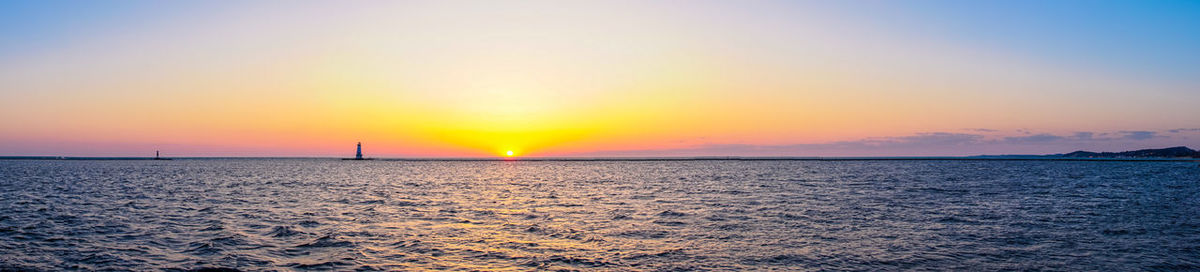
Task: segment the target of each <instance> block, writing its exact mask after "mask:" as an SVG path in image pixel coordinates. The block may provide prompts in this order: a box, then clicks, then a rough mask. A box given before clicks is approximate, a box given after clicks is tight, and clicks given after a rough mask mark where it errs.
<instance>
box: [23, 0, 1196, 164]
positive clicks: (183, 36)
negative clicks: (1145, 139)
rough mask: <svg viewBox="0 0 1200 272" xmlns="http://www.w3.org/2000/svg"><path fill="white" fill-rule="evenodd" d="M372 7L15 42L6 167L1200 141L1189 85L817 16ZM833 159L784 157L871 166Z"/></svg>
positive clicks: (759, 9) (453, 5)
mask: <svg viewBox="0 0 1200 272" xmlns="http://www.w3.org/2000/svg"><path fill="white" fill-rule="evenodd" d="M199 3H205V2H197V3H196V4H199ZM358 3H359V4H342V3H338V4H332V3H327V2H287V3H273V2H239V4H238V5H225V4H218V3H211V5H212V8H216V7H222V9H221V10H224V11H222V12H219V13H209V12H212V11H214V10H213V9H198V10H205V11H207V12H201V13H194V14H193V13H190V12H189V11H190V10H193V9H190V8H188V9H168V10H166V11H163V12H166V13H163V14H158V16H159V17H148V18H152V19H154V20H153V22H154V23H140V21H139V20H140V19H139V20H122V21H115V22H113V23H114V24H105V23H100V24H82V23H80V24H78V25H72V26H74V27H78V28H79V30H76V31H58V30H54V31H48V32H46V34H56V33H58V34H64V35H65V34H71V35H70V36H69V37H66V36H64V37H58V38H14V39H13V40H19V41H28V42H31V43H28V44H25V43H24V42H22V43H20V44H24V45H20V44H18V45H19V46H13V47H5V46H0V49H4V50H0V60H2V61H0V116H3V117H4V118H0V155H10V154H11V155H18V154H29V155H96V156H101V155H112V156H122V155H142V154H146V153H147V150H148V151H150V152H152V151H153V150H158V149H162V150H163V151H164V153H168V152H169V153H171V154H183V155H189V156H344V155H347V154H351V155H352V154H353V153H352V152H353V151H354V150H353V147H354V143H355V142H357V141H360V140H361V141H363V142H369V143H371V144H370V146H369V147H370V148H369V149H368V150H364V152H367V153H368V154H371V155H372V156H387V157H409V156H411V157H515V156H521V157H550V156H571V155H576V154H582V155H581V156H591V154H597V153H600V154H609V153H603V152H609V151H629V150H632V151H637V150H641V151H649V152H648V153H644V154H650V155H656V154H675V153H656V152H667V151H670V150H681V149H682V150H687V149H692V148H696V147H704V146H716V147H721V148H722V149H718V150H716V151H713V153H712V154H711V155H739V154H745V153H739V152H742V151H745V150H744V149H736V148H739V147H746V148H750V149H754V148H751V147H753V146H780V145H802V144H820V143H838V142H843V141H855V140H859V139H866V138H873V137H899V136H905V135H913V134H914V133H926V132H969V133H975V132H971V131H968V130H965V129H971V128H981V129H986V130H988V131H996V133H995V134H997V135H994V138H996V139H1002V138H1003V137H1010V136H1023V135H1024V134H1021V133H1030V132H1029V131H1033V132H1037V133H1041V132H1045V133H1050V134H1056V135H1071V133H1075V132H1098V133H1096V135H1097V138H1099V136H1100V134H1101V133H1103V132H1105V131H1109V132H1114V131H1116V132H1119V131H1130V130H1165V129H1179V128H1192V127H1195V124H1198V123H1200V114H1197V111H1200V110H1197V107H1194V105H1193V104H1194V102H1193V101H1197V100H1198V99H1200V92H1195V91H1194V89H1195V88H1194V86H1193V85H1195V84H1193V83H1194V82H1193V81H1191V79H1190V78H1192V77H1185V78H1182V79H1176V80H1174V81H1171V80H1160V79H1157V78H1146V77H1143V75H1141V74H1128V75H1126V74H1121V73H1118V72H1116V71H1118V70H1106V69H1100V68H1109V69H1115V68H1121V67H1124V66H1103V67H1102V66H1094V65H1091V63H1089V64H1088V65H1080V64H1073V63H1067V62H1062V63H1057V62H1054V59H1053V58H1045V57H1039V56H1029V55H1024V53H1025V52H1023V51H1005V50H999V49H1000V48H1008V47H979V44H977V43H960V42H957V41H954V40H947V37H950V36H946V35H937V34H936V33H934V32H929V31H926V30H927V29H930V28H926V27H919V28H905V27H900V26H898V25H896V24H893V23H892V22H891V20H884V21H875V20H873V19H874V18H876V17H880V18H890V17H887V16H882V17H881V16H854V15H862V14H859V13H854V12H850V13H846V14H843V13H839V12H849V10H854V9H849V10H841V9H840V8H837V7H834V6H836V5H834V4H832V3H825V2H809V3H801V2H797V1H781V2H763V3H758V2H756V3H754V4H751V3H741V2H732V1H731V2H699V3H689V4H688V5H676V4H672V3H669V2H655V1H633V2H619V1H578V2H577V1H545V2H538V1H532V2H520V3H513V2H487V1H485V2H477V3H471V2H457V1H429V2H420V1H416V2H409V1H405V2H358ZM205 5H209V4H205ZM826 5H832V6H830V7H825V6H826ZM225 6H231V7H228V9H227V10H225V8H224V7H225ZM851 6H853V5H851ZM64 8H65V7H64ZM56 9H57V8H56ZM136 10H147V11H151V10H154V9H152V8H149V7H148V9H129V11H136ZM170 12H179V13H180V14H172V13H170ZM36 14H40V13H36ZM142 15H153V14H142ZM847 15H850V16H849V17H847ZM87 17H89V18H91V17H96V18H143V17H142V16H87ZM263 18H270V20H263ZM921 18H924V17H921ZM50 21H54V20H45V22H50ZM39 22H43V21H41V20H33V21H30V24H29V25H30V26H35V25H37V24H39ZM730 22H734V23H730ZM901 25H902V24H901ZM939 25H940V23H939ZM1180 25H1186V24H1180ZM64 26H65V25H64ZM118 26H119V27H118ZM830 26H836V27H830ZM74 27H73V28H62V27H56V28H53V29H60V28H61V29H75V28H74ZM21 28H25V26H22V27H21ZM84 29H87V30H84ZM1186 29H1187V30H1191V29H1190V28H1186ZM25 32H29V33H35V32H30V31H24V32H21V33H25ZM60 32H61V33H60ZM1014 33H1016V32H1014ZM1021 33H1023V32H1021ZM1180 36H1186V35H1180ZM43 42H44V43H47V44H45V46H42V44H40V43H43ZM1039 44H1040V43H1039ZM1153 44H1159V43H1153ZM32 45H37V46H32ZM1012 48H1024V47H1023V45H1022V46H1013V47H1012ZM19 49H20V50H19ZM6 53H7V54H6ZM1184 53H1185V52H1180V53H1178V54H1184ZM1055 55H1057V54H1055ZM1120 55H1125V54H1111V56H1120ZM1164 55H1165V54H1164ZM1129 56H1136V55H1134V54H1131V55H1129ZM1189 68H1190V66H1189ZM1136 71H1141V70H1136ZM1188 71H1190V70H1188ZM1164 74H1169V73H1164ZM1189 84H1190V85H1189ZM1130 90H1138V91H1137V92H1131V91H1130ZM30 113H36V114H30ZM1047 116H1052V117H1054V118H1047ZM1004 133H1007V134H1004ZM1195 133H1196V134H1198V135H1200V130H1197V132H1195ZM1001 134H1004V135H1001ZM1197 138H1200V137H1195V138H1191V139H1197ZM1186 139H1187V138H1183V137H1181V136H1175V135H1172V136H1169V137H1152V138H1151V139H1150V140H1151V141H1164V142H1166V141H1175V142H1178V141H1182V140H1186ZM1191 141H1195V140H1191ZM1088 142H1089V143H1090V142H1095V143H1100V141H1088ZM1113 142H1115V141H1113ZM1176 144H1186V143H1176ZM1032 146H1034V147H1037V146H1038V145H1032ZM934 147H946V149H944V150H949V151H947V152H953V153H950V154H959V153H957V152H976V151H975V150H967V149H961V150H960V149H955V148H953V147H956V146H953V145H935V146H934ZM864 148H866V149H864V150H873V149H870V148H869V147H864ZM913 148H914V149H913V150H923V149H919V148H916V147H913ZM1071 148H1074V146H1067V145H1063V146H1056V147H1054V148H1047V149H1048V150H1047V153H1049V151H1061V150H1070V149H1071ZM751 151H754V150H751ZM747 152H749V151H747ZM755 152H756V151H755ZM820 152H825V153H788V154H785V155H798V156H803V155H818V154H835V155H836V154H857V153H847V152H846V151H845V150H843V149H836V150H834V149H831V150H826V151H820ZM865 152H871V151H865ZM873 154H874V153H873ZM969 154H970V153H969Z"/></svg>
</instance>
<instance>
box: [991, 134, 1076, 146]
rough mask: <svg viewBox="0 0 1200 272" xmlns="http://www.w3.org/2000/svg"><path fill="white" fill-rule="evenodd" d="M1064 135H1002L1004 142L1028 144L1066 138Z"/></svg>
mask: <svg viewBox="0 0 1200 272" xmlns="http://www.w3.org/2000/svg"><path fill="white" fill-rule="evenodd" d="M1066 139H1067V138H1066V137H1062V136H1058V135H1052V134H1047V133H1042V134H1034V135H1030V136H1016V137H1004V140H1003V141H1004V142H1006V143H1017V144H1029V143H1048V142H1057V141H1062V140H1066Z"/></svg>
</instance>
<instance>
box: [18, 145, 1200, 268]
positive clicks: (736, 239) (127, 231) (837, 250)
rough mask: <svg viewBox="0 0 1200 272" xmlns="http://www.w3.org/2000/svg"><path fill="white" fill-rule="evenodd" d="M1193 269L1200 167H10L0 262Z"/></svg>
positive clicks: (1198, 238)
mask: <svg viewBox="0 0 1200 272" xmlns="http://www.w3.org/2000/svg"><path fill="white" fill-rule="evenodd" d="M211 267H224V268H237V269H241V270H249V271H258V270H285V271H286V270H417V269H453V270H558V269H567V270H619V271H631V270H633V271H638V270H899V269H928V270H1009V269H1016V270H1026V269H1038V270H1040V269H1048V270H1106V271H1111V270H1196V269H1200V167H1197V164H1196V163H1182V162H1179V163H1176V162H1062V161H1057V162H1056V161H833V162H821V161H613V162H594V161H592V162H584V161H574V162H570V161H565V162H564V161H558V162H555V161H537V162H533V161H527V162H504V161H484V162H464V161H459V162H447V161H440V162H439V161H427V162H411V161H339V160H318V159H245V160H243V159H210V160H174V161H0V270H12V269H21V270H48V271H57V270H137V271H145V270H175V269H179V270H187V269H196V268H211Z"/></svg>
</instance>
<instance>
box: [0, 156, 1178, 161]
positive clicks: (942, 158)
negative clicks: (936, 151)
mask: <svg viewBox="0 0 1200 272" xmlns="http://www.w3.org/2000/svg"><path fill="white" fill-rule="evenodd" d="M170 159H173V160H268V159H310V160H339V161H341V160H343V158H340V157H172V158H170ZM0 160H56V161H57V160H66V161H142V160H145V161H154V160H155V159H154V158H153V157H66V156H0ZM163 161H165V160H163ZM347 161H355V160H347ZM363 161H1108V162H1197V161H1200V158H1075V157H1053V156H961V157H958V156H931V157H738V156H703V157H590V158H589V157H534V158H529V157H526V158H372V159H370V160H363Z"/></svg>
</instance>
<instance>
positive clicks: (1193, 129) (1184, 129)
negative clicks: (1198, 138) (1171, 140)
mask: <svg viewBox="0 0 1200 272" xmlns="http://www.w3.org/2000/svg"><path fill="white" fill-rule="evenodd" d="M1167 132H1170V133H1184V132H1200V128H1177V129H1172V130H1167Z"/></svg>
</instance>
